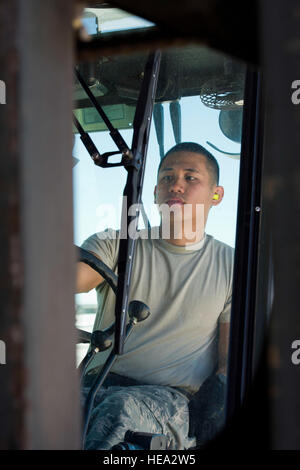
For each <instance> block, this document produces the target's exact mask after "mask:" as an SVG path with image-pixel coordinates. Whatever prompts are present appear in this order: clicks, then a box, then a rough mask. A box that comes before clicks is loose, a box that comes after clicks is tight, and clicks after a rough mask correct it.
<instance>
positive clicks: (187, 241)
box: [159, 226, 205, 246]
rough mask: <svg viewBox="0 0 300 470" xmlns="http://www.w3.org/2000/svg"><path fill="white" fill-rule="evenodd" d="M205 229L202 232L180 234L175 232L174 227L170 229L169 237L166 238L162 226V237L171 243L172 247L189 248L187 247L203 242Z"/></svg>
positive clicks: (182, 232)
mask: <svg viewBox="0 0 300 470" xmlns="http://www.w3.org/2000/svg"><path fill="white" fill-rule="evenodd" d="M204 233H205V232H204V228H203V230H201V231H197V232H193V231H191V232H184V231H181V232H180V233H179V232H178V231H177V233H176V231H175V230H172V227H171V229H170V233H169V234H168V236H166V234H165V233H162V228H161V226H160V232H159V234H160V237H161V238H162V239H163V240H165V241H166V242H168V243H171V244H172V245H175V246H187V245H194V244H195V243H198V242H200V241H201V240H203V237H204Z"/></svg>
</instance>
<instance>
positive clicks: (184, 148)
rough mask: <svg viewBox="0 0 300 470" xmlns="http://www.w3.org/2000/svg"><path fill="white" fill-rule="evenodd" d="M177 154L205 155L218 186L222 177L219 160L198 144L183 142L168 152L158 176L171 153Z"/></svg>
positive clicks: (208, 168) (208, 167)
mask: <svg viewBox="0 0 300 470" xmlns="http://www.w3.org/2000/svg"><path fill="white" fill-rule="evenodd" d="M175 152H192V153H198V154H200V155H203V156H204V157H205V158H206V165H207V170H208V171H209V172H210V174H211V175H212V177H213V181H214V182H215V183H216V185H217V186H218V184H219V177H220V168H219V164H218V162H217V160H216V159H215V157H214V156H213V155H212V154H211V153H210V152H209V151H208V150H206V148H204V147H202V145H200V144H197V143H195V142H181V143H180V144H177V145H174V147H172V148H171V149H170V150H168V151H167V153H166V154H165V156H164V157H163V158H162V159H161V161H160V164H159V167H158V170H157V175H158V173H159V170H160V168H161V165H162V163H163V161H164V160H165V158H166V157H167V156H168V155H170V154H171V153H175Z"/></svg>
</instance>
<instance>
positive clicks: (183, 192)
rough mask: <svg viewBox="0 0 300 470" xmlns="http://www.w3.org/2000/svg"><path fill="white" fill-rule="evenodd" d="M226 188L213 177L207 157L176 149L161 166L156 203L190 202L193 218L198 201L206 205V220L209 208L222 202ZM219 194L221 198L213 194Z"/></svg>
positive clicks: (181, 203)
mask: <svg viewBox="0 0 300 470" xmlns="http://www.w3.org/2000/svg"><path fill="white" fill-rule="evenodd" d="M223 193H224V190H223V188H222V186H217V185H216V184H215V182H214V181H213V176H212V174H211V173H210V172H209V171H208V169H207V164H206V157H205V156H203V155H201V154H197V153H193V152H185V151H181V152H175V153H171V154H169V155H168V156H167V157H166V158H165V160H164V162H163V163H162V166H161V168H160V171H159V174H158V180H157V186H156V187H155V190H154V194H155V200H156V203H157V204H159V205H161V204H167V205H169V206H170V207H173V208H175V206H176V209H177V207H179V208H181V210H182V209H183V208H184V206H185V205H186V204H190V207H191V208H192V214H193V219H194V217H195V214H196V205H197V204H198V205H200V204H201V205H203V209H204V218H205V221H204V223H206V219H207V215H208V212H209V209H210V208H211V206H212V205H217V204H219V203H220V202H221V200H222V197H223ZM215 194H218V196H219V199H218V200H214V199H213V196H214V195H215Z"/></svg>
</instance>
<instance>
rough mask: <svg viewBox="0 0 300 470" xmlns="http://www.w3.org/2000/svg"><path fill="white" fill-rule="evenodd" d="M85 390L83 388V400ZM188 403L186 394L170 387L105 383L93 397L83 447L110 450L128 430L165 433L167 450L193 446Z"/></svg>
mask: <svg viewBox="0 0 300 470" xmlns="http://www.w3.org/2000/svg"><path fill="white" fill-rule="evenodd" d="M88 391H89V388H88V387H86V386H85V387H84V388H83V389H82V399H83V400H84V399H85V398H86V396H87V394H88ZM188 403H189V399H188V397H187V396H185V395H184V394H183V393H181V392H180V391H179V390H177V389H174V388H172V387H167V386H161V385H131V386H120V385H112V386H110V385H108V386H107V384H105V386H103V387H102V388H101V389H100V390H99V391H98V392H97V395H96V398H95V402H94V407H93V411H92V414H91V418H90V423H89V429H88V432H87V436H86V441H85V449H86V450H109V449H111V448H112V447H113V446H114V445H116V444H118V443H120V442H122V441H124V435H125V433H126V431H128V430H130V431H134V432H137V431H139V432H149V433H153V434H164V435H165V436H167V438H168V443H169V444H168V448H170V449H178V450H180V449H187V448H190V447H193V446H194V445H195V439H194V438H193V437H192V438H190V437H189V436H188V431H189V407H188Z"/></svg>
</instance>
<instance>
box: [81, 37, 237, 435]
mask: <svg viewBox="0 0 300 470" xmlns="http://www.w3.org/2000/svg"><path fill="white" fill-rule="evenodd" d="M146 58H147V56H146V54H138V55H131V56H122V57H114V58H102V59H101V60H100V61H99V63H96V64H93V67H94V68H93V71H92V72H91V73H90V75H89V73H88V71H86V72H85V73H86V79H87V80H89V78H90V77H92V78H93V80H94V81H92V82H91V83H90V86H91V89H93V87H95V83H97V87H98V88H97V89H98V99H99V102H100V103H102V104H103V106H105V107H106V108H105V109H106V110H107V113H108V114H109V113H111V114H110V115H111V119H112V122H113V118H114V116H117V117H116V119H115V121H114V125H115V126H116V127H118V128H119V129H120V132H121V134H122V136H123V138H124V139H125V141H126V142H127V144H128V145H129V146H130V145H131V139H132V133H133V132H132V122H133V115H132V114H131V115H130V117H128V116H127V117H126V114H125V113H124V114H123V117H124V116H125V117H124V120H123V121H122V119H120V116H119V114H118V110H119V109H121V108H120V107H122V106H128V107H129V108H132V110H134V109H135V107H136V103H137V97H138V93H139V89H140V85H141V79H142V77H143V66H144V64H145V61H146ZM95 71H96V72H95ZM244 79H245V68H244V66H243V64H240V63H238V62H236V61H234V60H232V59H231V58H229V57H227V56H224V55H222V54H219V53H216V52H214V51H212V50H209V49H208V48H205V47H200V46H192V45H190V46H186V47H181V48H170V49H167V50H164V51H163V53H162V60H161V68H160V74H159V82H158V87H157V93H156V104H155V109H154V113H153V119H152V124H151V132H150V138H149V146H148V152H147V162H146V170H145V178H144V188H143V196H142V200H143V203H144V207H145V210H146V213H147V216H148V218H149V220H150V223H151V226H152V227H155V226H159V225H160V215H159V213H158V210H157V205H155V204H154V187H155V186H156V185H157V184H158V182H157V170H158V166H159V164H160V161H161V158H162V157H163V156H164V155H165V153H166V152H167V151H168V150H169V149H170V148H171V147H173V146H174V145H175V144H177V143H183V142H193V143H196V144H198V145H201V146H203V147H204V148H205V149H206V150H207V151H208V152H210V153H211V154H212V156H213V157H215V159H216V161H217V163H218V166H219V169H220V181H219V183H218V184H217V185H216V184H214V185H213V186H211V187H216V188H217V189H216V191H217V196H219V197H221V200H220V203H215V202H214V204H213V205H212V207H211V208H210V210H209V216H208V220H207V224H206V227H205V236H204V238H203V240H201V241H200V242H199V243H200V244H197V246H196V248H192V257H191V260H192V259H194V258H193V257H194V256H196V254H195V253H196V252H197V253H198V251H197V250H200V245H201V247H202V246H203V247H204V246H205V247H206V246H211V247H212V246H213V247H214V249H213V251H214V250H215V251H214V253H216V252H218V253H221V252H222V253H223V254H222V256H221V258H222V259H221V258H218V259H215V258H214V259H213V260H212V261H211V265H212V266H214V265H216V266H219V264H218V263H220V266H219V267H218V269H216V268H214V269H213V268H211V266H210V264H208V265H206V267H205V269H207V273H208V274H207V277H205V279H203V273H201V272H199V273H198V274H197V276H198V275H199V279H201V281H199V284H198V283H197V279H198V277H196V278H195V279H196V281H195V282H196V284H195V285H194V287H191V286H190V282H191V281H190V278H191V279H192V278H193V276H195V274H193V273H195V272H196V271H195V270H197V269H199V267H198V264H197V263H196V264H195V265H194V268H193V270H192V271H191V272H190V274H189V275H188V276H187V277H186V285H187V286H190V287H189V289H192V291H188V290H187V292H190V294H191V295H190V294H186V295H187V297H180V295H179V294H178V296H177V295H175V293H174V297H173V298H172V297H170V302H169V303H170V304H171V302H172V301H174V299H175V301H174V302H175V310H176V312H177V313H175V316H176V315H177V316H176V318H177V320H176V321H178V322H179V323H180V322H181V323H180V324H181V325H182V336H181V335H179V336H176V335H175V336H176V337H175V336H174V338H173V340H172V339H170V338H169V337H168V335H166V336H164V338H163V340H162V341H163V345H161V346H160V349H161V348H162V351H161V354H160V356H159V357H158V358H157V364H160V361H161V358H163V360H164V358H166V362H165V368H166V371H165V374H166V375H165V377H166V381H167V383H169V384H170V385H171V386H173V387H176V388H179V389H182V390H185V391H186V392H187V393H195V392H196V389H198V388H199V387H200V385H201V387H200V390H201V388H202V390H205V391H206V392H205V393H206V394H207V402H209V398H210V396H212V388H211V387H219V388H221V389H222V391H223V396H224V393H225V384H224V381H226V374H224V372H225V373H226V348H227V340H228V332H229V318H230V292H231V280H232V266H233V262H232V260H233V258H232V256H231V255H230V256H231V258H230V259H231V261H229V258H228V256H229V253H231V254H232V250H231V248H229V247H232V248H234V245H235V232H236V215H237V214H236V213H237V197H238V182H239V159H240V147H241V129H242V116H243V99H244ZM95 88H96V87H95ZM105 90H109V91H108V92H107V91H105ZM76 92H77V93H78V95H77V100H78V101H77V104H76V108H77V110H78V109H79V110H81V112H82V113H83V114H82V115H81V122H82V125H83V126H84V127H85V129H86V130H89V131H90V136H91V137H92V139H93V140H94V143H95V144H96V146H97V148H98V149H99V151H100V152H101V153H103V152H106V151H111V150H115V146H114V144H113V142H112V140H111V137H110V136H109V134H108V132H107V131H106V130H105V129H104V125H103V123H101V122H97V123H95V122H94V121H93V113H94V111H91V110H89V109H88V102H87V101H86V100H85V98H84V96H83V95H80V96H79V93H80V92H81V91H80V90H79V88H77V90H76ZM80 100H81V101H80ZM78 103H79V104H78ZM113 106H115V107H116V108H113ZM118 107H119V108H118ZM84 113H86V114H84ZM114 113H115V114H114ZM78 118H79V119H80V116H79V114H78ZM126 120H127V121H126ZM126 122H127V124H126ZM129 123H131V125H129ZM93 125H95V128H93V127H92V126H93ZM90 126H91V127H90ZM179 153H180V152H179ZM188 153H189V155H190V153H192V154H193V155H192V157H194V156H195V152H194V151H188ZM196 155H198V156H199V153H198V154H196ZM74 157H75V158H76V159H78V163H77V164H76V165H75V167H74V208H75V230H74V233H75V243H76V244H77V245H80V244H81V243H82V242H83V241H84V240H85V239H87V238H88V237H89V236H90V235H92V234H94V233H97V232H100V231H104V230H105V229H107V228H108V227H109V228H112V229H119V228H120V216H121V207H122V194H123V188H124V185H125V182H126V176H127V172H126V170H124V169H123V168H121V167H120V168H118V167H117V168H112V169H102V168H99V167H96V166H95V165H94V164H93V162H92V160H91V159H90V157H89V155H88V153H87V151H86V150H85V148H84V146H83V144H82V142H81V141H80V139H79V137H78V134H76V135H75V145H74ZM181 157H182V154H180V158H181ZM200 157H201V158H202V157H203V154H201V155H200ZM167 158H169V157H167ZM180 158H179V160H178V161H179V163H178V162H177V160H176V161H175V160H172V161H173V162H175V167H176V165H178V164H179V165H180V162H181V160H180ZM193 161H194V160H193ZM205 162H206V160H205ZM195 164H196V165H197V164H198V163H197V162H196V163H195ZM162 168H163V167H162ZM176 168H177V167H176ZM180 168H181V167H180ZM197 168H198V167H197ZM197 168H196V169H197ZM204 168H205V170H203V171H204V173H205V174H207V175H208V174H209V175H211V173H209V170H208V168H210V167H208V166H207V165H206V163H205V166H204ZM171 169H172V171H175V170H174V168H173V167H172V168H171ZM176 171H177V170H176ZM178 171H179V170H178ZM180 171H181V170H180ZM201 171H202V170H201ZM171 173H172V172H171ZM175 174H176V178H177V176H178V175H179V173H176V172H175V173H174V174H173V173H172V174H170V175H169V176H170V177H171V176H172V177H174V175H175ZM180 175H181V173H180ZM178 178H179V176H178ZM190 180H191V181H192V180H193V179H191V178H190V175H188V178H186V179H185V180H184V181H190ZM207 181H208V180H207ZM159 184H160V183H159ZM201 184H204V183H201ZM199 185H200V183H199ZM199 188H200V186H199ZM206 188H208V186H206ZM220 188H221V189H220ZM223 188H224V197H223ZM218 191H219V192H218ZM178 194H179V193H178ZM214 201H216V199H215V200H214ZM144 226H145V225H144V222H143V220H142V218H141V219H140V225H139V227H140V229H141V230H142V229H143V228H144ZM220 242H221V243H220ZM166 243H167V244H168V243H169V244H170V240H169V242H166ZM222 243H223V244H226V245H228V247H227V246H226V247H225V246H224V245H222ZM171 244H172V243H171ZM209 244H210V245H209ZM153 246H154V245H153ZM162 249H166V251H168V248H166V245H164V248H162ZM176 249H177V248H175V251H176ZM201 249H202V248H201ZM205 249H206V248H205ZM153 250H154V248H153ZM172 250H173V251H172ZM193 250H194V251H193ZM175 251H174V249H173V248H172V249H171V252H173V254H174V256H175V257H176V256H177V257H178V258H176V259H177V260H178V263H179V264H178V266H179V265H180V263H181V260H182V256H180V253H179V252H178V253H177V251H176V253H175ZM199 253H200V251H199ZM166 256H169V255H167V254H166ZM170 256H171V258H172V256H173V255H170ZM211 256H215V254H214V255H211ZM171 258H170V260H169V261H170V263H171V265H172V262H173V261H172V260H173V258H172V259H171ZM228 263H229V264H228ZM225 265H226V266H225ZM229 265H230V267H228V266H229ZM199 266H200V265H199ZM147 269H148V266H147V263H146V262H145V264H144V265H143V269H142V271H143V272H142V271H141V272H140V274H139V275H141V274H143V273H144V272H145V270H147ZM149 269H150V268H149ZM172 269H174V270H173V271H172V273H171V274H170V275H169V277H168V278H167V277H166V278H165V279H164V280H163V281H162V282H161V283H160V284H161V285H159V286H157V285H156V284H155V285H156V289H158V291H159V289H163V287H162V286H163V285H164V283H166V285H168V286H170V290H169V291H168V292H167V293H165V295H164V296H163V295H162V292H163V291H162V290H161V291H159V292H160V294H158V293H157V292H155V293H154V294H153V291H152V294H151V295H150V294H149V295H150V297H149V299H147V301H146V299H144V298H140V299H139V300H143V301H145V302H146V303H147V302H149V303H150V304H151V305H153V304H155V305H158V304H157V303H156V298H158V299H159V298H161V300H162V302H163V303H164V301H165V300H166V299H168V295H169V293H170V292H171V291H172V289H175V291H176V289H177V290H178V292H181V291H182V292H184V291H185V290H184V289H185V284H184V285H183V284H180V286H177V288H176V286H175V287H174V286H173V284H172V282H173V281H172V279H173V277H174V282H175V284H176V282H178V281H176V279H180V275H179V272H178V270H177V268H176V267H174V266H173V268H172ZM178 269H179V268H178ZM183 269H190V268H187V267H184V268H183ZM179 271H180V269H179ZM134 275H135V276H136V275H137V274H134ZM151 275H152V276H154V278H153V279H152V278H151V280H150V281H149V282H150V284H151V285H152V283H155V276H159V275H161V273H160V272H159V270H158V271H155V272H153V271H152V274H151ZM178 276H179V277H178ZM201 276H202V277H201ZM209 279H211V281H208V280H209ZM133 284H134V282H133ZM206 284H207V286H208V288H207V289H206V287H203V286H206ZM100 290H101V289H100ZM98 294H99V296H98V300H99V299H100V298H101V295H102V294H101V292H100V291H99V290H98ZM197 296H199V300H198V297H197ZM138 298H139V297H138ZM154 298H155V299H154ZM172 299H173V300H172ZM180 299H181V300H180ZM183 299H184V300H183ZM203 299H204V300H203ZM152 301H153V303H151V302H152ZM183 301H184V302H186V303H184V304H181V303H180V302H183ZM76 303H77V311H78V316H77V324H78V326H79V327H80V328H81V327H82V325H83V323H85V328H84V329H91V328H92V323H93V320H94V318H95V313H96V310H97V295H96V292H95V290H93V291H91V292H89V293H87V294H77V296H76ZM169 303H168V302H167V303H166V302H165V303H164V307H163V309H164V315H167V314H166V312H168V311H169V310H168V308H169ZM178 308H179V310H180V309H181V310H180V311H182V312H184V315H187V319H186V320H185V321H183V319H181V317H180V315H181V313H179V312H178V311H177V310H178ZM198 308H199V309H200V310H199V318H201V321H200V320H198V313H197V315H194V314H195V309H196V311H197V312H198V310H197V309H198ZM91 309H94V312H95V313H94V314H91ZM190 309H191V316H189V313H190ZM154 310H155V308H154ZM84 312H85V313H84ZM206 312H207V317H205V313H206ZM208 313H209V315H208ZM89 315H91V316H90V317H89ZM178 315H179V316H178ZM182 315H183V313H182ZM193 315H194V316H193ZM150 318H151V315H150ZM163 318H164V317H163ZM85 319H86V320H88V321H85ZM159 321H160V316H159V315H158V317H157V322H159ZM176 321H175V320H174V325H176ZM202 322H203V323H202ZM150 324H151V325H152V327H153V328H154V330H153V331H156V330H155V328H156V327H157V326H156V324H153V323H151V320H150V321H149V322H148V325H150ZM99 325H100V327H101V328H104V327H106V326H108V325H107V323H106V321H105V319H104V323H101V322H99V321H98V320H97V328H99ZM172 325H173V324H172ZM187 325H191V326H190V330H187ZM142 326H143V325H140V330H139V331H140V334H141V336H140V338H141V344H140V348H141V354H143V351H144V349H143V348H144V346H145V344H146V342H147V341H149V344H152V343H151V341H152V340H153V337H151V332H150V336H149V338H146V339H145V340H144V342H143V339H142V338H143V333H142ZM172 327H173V326H172ZM150 330H151V328H150V327H149V331H150ZM143 331H145V330H143ZM177 334H178V331H177ZM193 334H195V335H196V336H197V338H195V337H194V336H193ZM146 336H147V335H146ZM221 337H222V341H221V339H220V338H221ZM151 338H152V339H151ZM80 348H81V350H80V351H79V352H78V360H79V359H81V358H82V355H83V349H84V348H83V347H82V345H81V346H80ZM85 349H86V347H85ZM179 350H181V351H182V358H180V357H178V351H179ZM201 351H202V352H201ZM107 354H108V353H107ZM107 354H105V353H104V357H106V356H107ZM137 354H138V352H137ZM196 356H197V358H198V362H197V365H196V362H195V363H193V364H192V362H193V361H192V362H190V361H191V358H192V357H196ZM198 356H199V357H198ZM147 357H156V351H155V350H152V349H151V347H150V350H149V353H148V356H147ZM168 358H169V359H168ZM171 358H172V360H171ZM199 358H200V359H199ZM224 358H225V359H224ZM125 360H126V359H125ZM224 360H225V362H224ZM103 361H104V359H103ZM136 361H137V362H136V371H139V372H137V375H136V376H135V372H134V371H133V369H130V370H129V373H128V376H129V377H131V378H136V379H138V378H140V377H141V376H142V375H143V374H142V372H141V370H139V368H141V363H140V362H139V360H138V359H136ZM168 361H169V362H168ZM174 361H175V362H176V361H177V362H178V371H177V369H176V367H175V368H174V366H173V364H174ZM180 361H182V362H180ZM221 361H223V363H222V364H221ZM146 362H147V361H146ZM95 364H96V363H95ZM95 364H94V367H95ZM99 364H100V362H99V363H97V364H96V365H99ZM157 364H156V365H157ZM180 364H185V365H184V366H183V367H182V366H181V365H180ZM148 365H149V364H148ZM156 365H153V368H154V369H155V367H156ZM160 365H161V370H163V366H162V364H160ZM198 365H199V367H198ZM126 367H127V365H126ZM129 367H130V366H129ZM91 368H92V366H91ZM183 369H184V370H185V374H186V371H187V370H188V371H189V373H188V374H187V375H186V376H185V378H183V375H184V374H183ZM119 370H120V369H118V368H116V369H115V371H116V372H117V373H119ZM170 370H171V371H173V372H172V373H173V378H170V373H169V371H170ZM127 371H128V369H126V368H125V366H124V369H123V374H121V375H126V372H127ZM177 372H178V373H177ZM215 372H222V373H220V374H217V375H216V374H215ZM160 374H161V375H159V374H156V373H153V374H152V373H151V372H149V377H152V378H153V377H155V378H154V379H153V380H154V383H162V382H163V380H164V379H162V378H161V377H164V374H163V373H162V372H160ZM146 375H147V374H146ZM158 375H159V377H160V379H158ZM224 375H225V377H224ZM147 380H148V382H147V383H149V380H150V381H151V379H149V378H148V379H146V381H147ZM161 381H162V382H161ZM176 381H177V382H176ZM204 385H205V387H204ZM214 390H215V389H214ZM201 400H202V405H201V406H203V397H202V398H200V399H199V400H198V402H197V403H200V402H201ZM205 400H206V398H205V399H204V402H205ZM210 406H211V404H210ZM213 406H215V408H213ZM221 409H224V402H222V403H221V402H220V401H219V402H218V403H215V404H213V405H212V408H211V412H212V413H213V412H214V413H215V414H216V413H217V414H218V413H219V414H218V416H219V417H220V421H219V422H221V419H222V416H221V415H222V413H221V412H220V410H221ZM195 413H196V412H195ZM207 413H208V411H207ZM216 429H217V428H214V426H213V424H212V421H210V419H208V421H207V423H206V428H205V426H204V429H202V431H201V432H202V434H201V439H202V443H203V442H205V440H206V439H210V438H212V437H213V435H214V433H215V432H216ZM218 429H220V428H218ZM201 439H200V441H201Z"/></svg>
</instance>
